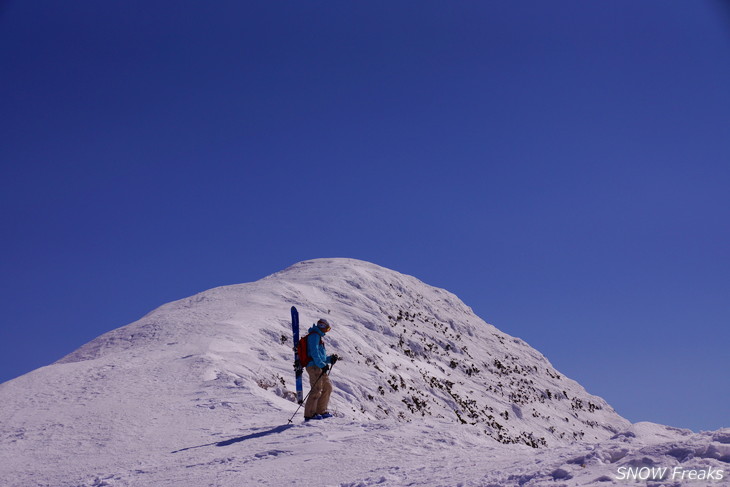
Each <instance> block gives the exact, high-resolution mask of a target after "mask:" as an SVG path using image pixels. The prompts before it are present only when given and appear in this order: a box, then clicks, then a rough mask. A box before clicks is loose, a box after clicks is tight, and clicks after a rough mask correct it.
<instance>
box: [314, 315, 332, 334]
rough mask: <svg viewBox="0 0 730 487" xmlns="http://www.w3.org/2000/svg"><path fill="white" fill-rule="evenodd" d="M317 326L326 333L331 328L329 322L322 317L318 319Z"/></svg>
mask: <svg viewBox="0 0 730 487" xmlns="http://www.w3.org/2000/svg"><path fill="white" fill-rule="evenodd" d="M317 327H319V329H320V330H322V331H323V332H325V333H327V332H328V331H330V330H331V329H332V327H331V326H330V324H329V322H328V321H327V320H325V319H324V318H320V319H319V321H318V322H317Z"/></svg>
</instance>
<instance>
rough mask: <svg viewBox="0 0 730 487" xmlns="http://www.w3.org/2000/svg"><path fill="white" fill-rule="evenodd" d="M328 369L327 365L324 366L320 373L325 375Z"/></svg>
mask: <svg viewBox="0 0 730 487" xmlns="http://www.w3.org/2000/svg"><path fill="white" fill-rule="evenodd" d="M329 369H330V366H329V365H325V366H324V367H323V368H322V373H323V374H326V373H327V371H328V370H329Z"/></svg>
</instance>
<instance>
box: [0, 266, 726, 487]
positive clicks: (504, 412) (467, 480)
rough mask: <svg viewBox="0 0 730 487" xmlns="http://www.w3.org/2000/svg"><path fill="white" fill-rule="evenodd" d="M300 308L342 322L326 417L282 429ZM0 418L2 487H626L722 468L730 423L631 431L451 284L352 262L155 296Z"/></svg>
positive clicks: (21, 391) (35, 383)
mask: <svg viewBox="0 0 730 487" xmlns="http://www.w3.org/2000/svg"><path fill="white" fill-rule="evenodd" d="M292 305H294V306H297V308H298V309H299V312H300V320H301V323H302V325H301V326H302V328H305V327H306V326H307V325H308V324H310V323H314V322H315V321H316V320H317V319H318V318H320V317H326V318H327V319H328V321H330V323H331V324H332V325H333V326H332V331H331V332H330V333H329V334H328V336H327V340H326V343H327V347H328V351H329V352H330V353H338V354H339V355H340V356H342V360H341V361H339V362H338V363H337V364H336V366H335V367H334V368H333V370H332V372H331V376H330V377H331V379H332V382H333V385H334V387H335V391H334V393H333V396H332V400H331V404H330V406H331V412H333V413H334V414H335V417H333V418H330V419H327V420H322V421H313V422H308V423H303V422H302V411H301V410H299V412H298V414H297V416H296V417H295V419H294V422H293V424H287V420H288V419H289V418H290V417H291V416H292V415H293V414H294V412H295V410H296V409H297V404H296V403H295V402H294V401H295V395H294V372H293V369H292V358H293V352H292V342H291V325H290V321H289V320H290V314H289V308H290V307H291V306H292ZM305 376H306V374H305ZM305 387H306V384H305ZM305 392H306V389H305ZM0 416H1V417H2V422H1V423H0V458H2V462H0V479H2V485H4V486H10V487H16V486H17V487H27V486H53V487H72V486H73V487H101V486H176V487H179V486H191V487H192V486H204V485H205V486H207V485H216V486H229V485H230V486H233V485H236V486H238V485H271V486H278V485H332V486H340V487H345V486H348V487H359V486H371V485H394V486H396V485H398V486H400V485H414V486H431V485H433V486H436V485H461V486H513V485H514V486H542V485H550V486H556V485H565V486H584V485H613V484H616V485H621V484H627V483H629V482H637V481H634V480H622V479H620V478H619V477H620V476H621V475H622V472H623V473H625V472H626V471H627V469H630V468H631V469H633V470H629V471H633V472H636V471H639V470H640V469H642V468H643V469H644V470H643V471H642V472H644V473H646V472H649V470H650V469H651V468H658V467H666V468H668V469H669V470H670V471H671V470H672V469H673V468H675V467H676V468H679V469H684V470H692V469H694V470H696V471H698V470H702V469H704V470H707V469H711V470H713V469H714V471H717V470H721V471H723V472H724V478H723V479H722V480H715V479H710V480H707V481H706V483H709V484H712V485H727V483H726V482H727V479H728V478H729V477H730V472H728V463H729V462H730V429H724V430H718V431H715V432H703V433H693V432H691V431H688V430H681V429H677V428H671V427H668V426H662V425H657V424H651V423H638V424H631V423H630V422H629V421H627V420H625V419H624V418H622V417H621V416H619V415H618V414H617V413H616V412H615V411H614V410H613V409H612V408H611V407H610V406H609V405H608V404H607V403H606V401H604V400H603V399H602V398H600V397H596V396H593V395H591V394H589V393H588V392H586V391H585V389H584V388H583V387H581V386H580V384H578V383H577V382H575V381H573V380H571V379H569V378H567V377H565V376H564V375H563V374H561V373H560V372H559V371H557V370H555V368H554V367H553V366H552V365H551V364H550V362H549V361H548V360H547V359H546V358H545V357H544V356H543V355H542V354H540V353H539V352H538V351H536V350H535V349H533V348H531V347H530V346H529V345H527V344H526V343H525V342H524V341H522V340H520V339H519V338H515V337H512V336H509V335H507V334H505V333H503V332H501V331H500V330H498V329H497V328H495V327H493V326H492V325H489V324H487V323H485V322H484V321H483V320H482V319H481V318H479V317H478V316H476V315H475V314H474V313H473V312H472V310H471V309H470V308H469V307H468V306H466V305H465V304H464V303H462V302H461V301H460V300H459V299H458V298H457V297H456V296H455V295H453V294H451V293H449V292H448V291H445V290H443V289H438V288H435V287H432V286H429V285H426V284H424V283H423V282H421V281H419V280H417V279H415V278H414V277H411V276H407V275H403V274H400V273H398V272H395V271H391V270H388V269H384V268H382V267H378V266H376V265H374V264H370V263H367V262H362V261H358V260H353V259H318V260H312V261H306V262H301V263H299V264H296V265H294V266H292V267H290V268H288V269H286V270H284V271H281V272H278V273H276V274H273V275H271V276H268V277H266V278H264V279H261V280H259V281H257V282H253V283H247V284H240V285H233V286H225V287H219V288H215V289H211V290H209V291H206V292H203V293H200V294H197V295H195V296H192V297H190V298H186V299H182V300H180V301H175V302H172V303H169V304H166V305H164V306H162V307H160V308H158V309H156V310H155V311H153V312H151V313H149V314H148V315H147V316H145V317H143V318H142V319H140V320H139V321H137V322H134V323H132V324H129V325H127V326H124V327H122V328H119V329H116V330H113V331H111V332H109V333H106V334H104V335H102V336H100V337H98V338H96V339H95V340H93V341H91V342H89V343H88V344H86V345H84V346H82V347H81V348H79V349H78V350H76V351H75V352H73V353H71V354H70V355H68V356H66V357H64V358H63V359H62V360H60V361H58V362H56V363H55V364H52V365H49V366H47V367H43V368H40V369H38V370H35V371H33V372H31V373H28V374H26V375H24V376H21V377H19V378H17V379H15V380H12V381H9V382H6V383H4V384H2V385H0ZM704 470H703V471H704ZM638 482H640V483H642V484H645V485H677V486H678V485H689V484H688V482H692V481H688V480H687V479H686V478H684V479H680V480H675V479H672V478H671V476H670V475H669V474H667V475H665V478H664V479H662V480H657V481H652V480H640V481H638ZM695 485H701V483H700V484H696V483H695Z"/></svg>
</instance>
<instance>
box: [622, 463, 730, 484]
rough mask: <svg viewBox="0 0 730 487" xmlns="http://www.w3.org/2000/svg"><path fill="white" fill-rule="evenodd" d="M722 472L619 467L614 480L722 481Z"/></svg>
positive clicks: (678, 467) (719, 470)
mask: <svg viewBox="0 0 730 487" xmlns="http://www.w3.org/2000/svg"><path fill="white" fill-rule="evenodd" d="M723 478H724V471H723V470H721V469H718V468H713V467H706V468H701V469H689V468H684V467H681V466H677V467H674V468H671V469H670V468H669V467H640V468H639V467H619V468H618V470H617V472H616V480H672V481H682V480H722V479H723Z"/></svg>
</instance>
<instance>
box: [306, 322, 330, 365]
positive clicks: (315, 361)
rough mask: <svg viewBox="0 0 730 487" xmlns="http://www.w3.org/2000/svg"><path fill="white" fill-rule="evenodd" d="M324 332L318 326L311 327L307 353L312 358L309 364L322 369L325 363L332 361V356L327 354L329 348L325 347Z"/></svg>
mask: <svg viewBox="0 0 730 487" xmlns="http://www.w3.org/2000/svg"><path fill="white" fill-rule="evenodd" d="M323 337H324V332H323V331H322V330H320V329H319V327H318V326H316V325H315V326H313V327H311V328H310V329H309V336H308V337H307V353H308V354H309V356H310V357H312V360H311V361H310V362H309V363H308V364H307V366H310V365H314V366H315V367H319V368H320V369H322V368H324V366H325V365H327V364H329V363H331V357H328V356H327V349H326V348H324V341H322V338H323Z"/></svg>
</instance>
